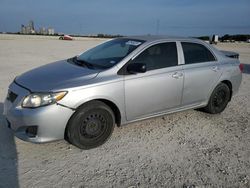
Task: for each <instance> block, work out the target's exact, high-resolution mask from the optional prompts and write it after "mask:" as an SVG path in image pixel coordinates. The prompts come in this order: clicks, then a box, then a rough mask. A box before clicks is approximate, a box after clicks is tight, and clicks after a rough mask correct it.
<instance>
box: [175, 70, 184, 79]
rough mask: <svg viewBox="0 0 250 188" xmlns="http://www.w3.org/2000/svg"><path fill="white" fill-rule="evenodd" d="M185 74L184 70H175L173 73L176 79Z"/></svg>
mask: <svg viewBox="0 0 250 188" xmlns="http://www.w3.org/2000/svg"><path fill="white" fill-rule="evenodd" d="M182 76H183V73H182V72H175V73H173V74H172V77H173V78H175V79H178V78H181V77H182Z"/></svg>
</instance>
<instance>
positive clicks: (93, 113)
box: [66, 101, 115, 149]
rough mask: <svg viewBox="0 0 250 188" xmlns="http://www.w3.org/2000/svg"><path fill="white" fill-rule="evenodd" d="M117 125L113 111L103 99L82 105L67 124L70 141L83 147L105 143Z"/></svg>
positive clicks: (92, 146) (88, 147) (93, 146)
mask: <svg viewBox="0 0 250 188" xmlns="http://www.w3.org/2000/svg"><path fill="white" fill-rule="evenodd" d="M114 126H115V117H114V113H113V111H112V110H111V109H110V107H109V106H107V105H106V104H105V103H103V102H101V101H93V102H89V103H87V104H85V105H83V106H82V107H80V108H79V109H78V110H77V111H76V112H75V114H74V115H73V116H72V117H71V118H70V120H69V123H68V126H67V130H66V131H67V137H68V141H69V142H70V143H72V144H73V145H75V146H76V147H78V148H81V149H91V148H95V147H97V146H100V145H102V144H104V143H105V142H106V141H107V140H108V138H109V137H110V136H111V134H112V132H113V130H114Z"/></svg>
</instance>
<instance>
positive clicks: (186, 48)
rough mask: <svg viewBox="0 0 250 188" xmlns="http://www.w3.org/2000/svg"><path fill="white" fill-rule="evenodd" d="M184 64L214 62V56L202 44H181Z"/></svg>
mask: <svg viewBox="0 0 250 188" xmlns="http://www.w3.org/2000/svg"><path fill="white" fill-rule="evenodd" d="M181 44H182V49H183V53H184V58H185V64H192V63H204V62H209V61H215V58H214V55H213V54H212V53H211V52H210V50H208V49H207V48H206V47H205V46H203V45H202V44H197V43H190V42H182V43H181Z"/></svg>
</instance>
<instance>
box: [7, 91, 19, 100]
mask: <svg viewBox="0 0 250 188" xmlns="http://www.w3.org/2000/svg"><path fill="white" fill-rule="evenodd" d="M17 96H18V95H17V94H15V93H13V92H12V91H10V90H9V92H8V95H7V100H9V101H10V102H14V101H15V100H16V98H17Z"/></svg>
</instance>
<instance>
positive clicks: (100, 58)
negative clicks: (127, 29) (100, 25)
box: [77, 38, 144, 69]
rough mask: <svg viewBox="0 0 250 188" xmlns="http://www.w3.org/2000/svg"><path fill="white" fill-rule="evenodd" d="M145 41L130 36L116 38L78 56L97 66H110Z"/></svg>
mask: <svg viewBox="0 0 250 188" xmlns="http://www.w3.org/2000/svg"><path fill="white" fill-rule="evenodd" d="M143 42H144V41H141V40H134V39H128V38H120V39H114V40H111V41H108V42H105V43H103V44H100V45H98V46H96V47H94V48H92V49H90V50H88V51H86V52H84V53H83V54H81V55H80V56H78V57H77V60H78V61H84V62H87V63H88V64H91V65H92V66H95V67H102V68H104V69H106V68H110V67H112V66H114V65H116V64H117V63H118V62H120V61H121V60H122V59H123V58H124V57H126V56H127V55H128V54H130V53H131V52H132V51H134V50H135V49H136V48H137V47H139V46H140V45H141V44H142V43H143Z"/></svg>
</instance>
